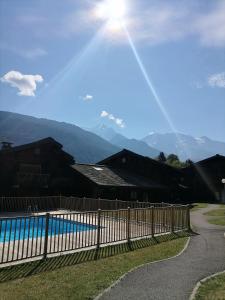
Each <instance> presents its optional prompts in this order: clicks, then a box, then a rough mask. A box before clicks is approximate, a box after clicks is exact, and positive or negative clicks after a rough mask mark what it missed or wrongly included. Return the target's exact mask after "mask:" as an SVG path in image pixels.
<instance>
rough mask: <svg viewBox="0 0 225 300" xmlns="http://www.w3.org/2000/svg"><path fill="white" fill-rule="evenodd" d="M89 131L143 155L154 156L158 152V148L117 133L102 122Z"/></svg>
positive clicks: (120, 146)
mask: <svg viewBox="0 0 225 300" xmlns="http://www.w3.org/2000/svg"><path fill="white" fill-rule="evenodd" d="M91 131H92V132H94V133H96V134H97V135H99V136H101V137H102V138H103V139H105V140H107V141H108V142H110V143H111V144H113V145H115V146H117V147H119V148H122V149H128V150H130V151H133V152H135V153H138V154H140V155H143V156H149V157H152V158H155V157H157V156H158V155H159V153H160V151H159V150H158V149H156V148H155V147H152V146H151V145H148V144H147V143H146V142H145V141H142V140H137V139H128V138H127V137H125V136H124V135H122V134H120V133H117V132H116V131H115V130H114V129H112V128H110V127H107V126H106V125H104V124H101V125H98V126H96V127H94V128H93V129H91Z"/></svg>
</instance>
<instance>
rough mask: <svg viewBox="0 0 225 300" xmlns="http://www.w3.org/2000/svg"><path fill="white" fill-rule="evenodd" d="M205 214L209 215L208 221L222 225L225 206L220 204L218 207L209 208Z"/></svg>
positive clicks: (224, 224) (224, 220)
mask: <svg viewBox="0 0 225 300" xmlns="http://www.w3.org/2000/svg"><path fill="white" fill-rule="evenodd" d="M205 215H206V216H209V217H210V218H209V219H208V222H209V223H210V224H215V225H222V226H225V206H224V205H220V206H219V208H218V209H214V210H211V211H209V212H207V213H205Z"/></svg>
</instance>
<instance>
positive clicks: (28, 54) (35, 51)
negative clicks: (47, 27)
mask: <svg viewBox="0 0 225 300" xmlns="http://www.w3.org/2000/svg"><path fill="white" fill-rule="evenodd" d="M0 49H1V50H4V51H9V52H11V53H13V54H17V55H19V56H21V57H23V58H28V59H35V58H37V57H42V56H45V55H47V54H48V53H47V51H46V50H45V49H43V48H40V47H37V48H29V49H25V48H19V47H15V46H12V45H9V44H8V43H5V42H0Z"/></svg>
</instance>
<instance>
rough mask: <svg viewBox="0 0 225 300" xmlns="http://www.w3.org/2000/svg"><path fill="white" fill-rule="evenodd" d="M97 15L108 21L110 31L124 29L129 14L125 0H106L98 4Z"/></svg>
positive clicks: (98, 17)
mask: <svg viewBox="0 0 225 300" xmlns="http://www.w3.org/2000/svg"><path fill="white" fill-rule="evenodd" d="M94 14H95V17H96V18H97V19H101V20H103V21H105V22H106V24H107V28H108V30H110V31H119V30H121V29H122V27H123V24H124V22H125V17H126V14H127V5H126V2H125V0H104V1H102V2H101V3H99V4H98V5H97V6H96V9H95V13H94Z"/></svg>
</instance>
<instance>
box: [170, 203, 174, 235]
mask: <svg viewBox="0 0 225 300" xmlns="http://www.w3.org/2000/svg"><path fill="white" fill-rule="evenodd" d="M170 217H171V232H172V233H173V232H174V207H173V205H172V206H171V216H170Z"/></svg>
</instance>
